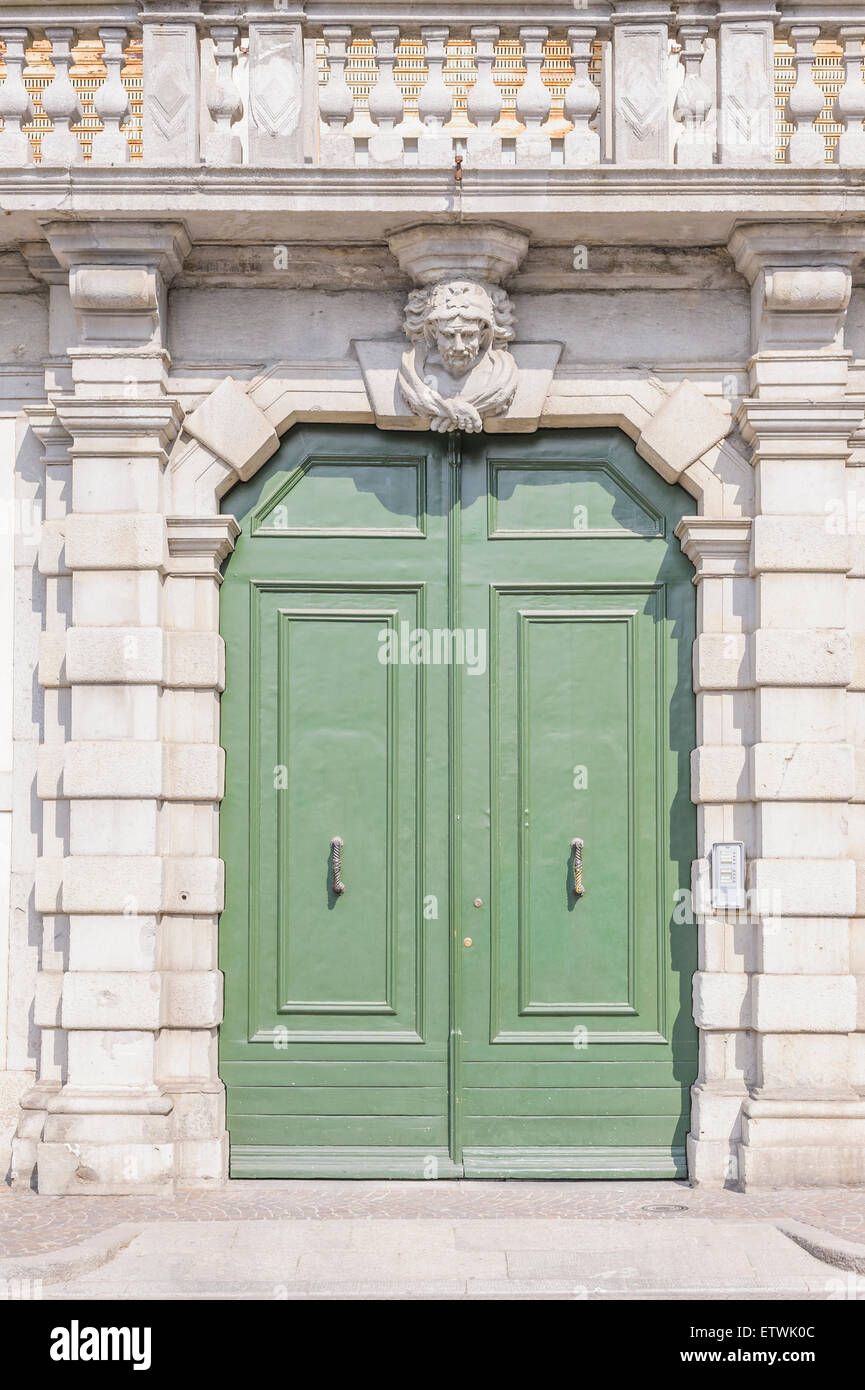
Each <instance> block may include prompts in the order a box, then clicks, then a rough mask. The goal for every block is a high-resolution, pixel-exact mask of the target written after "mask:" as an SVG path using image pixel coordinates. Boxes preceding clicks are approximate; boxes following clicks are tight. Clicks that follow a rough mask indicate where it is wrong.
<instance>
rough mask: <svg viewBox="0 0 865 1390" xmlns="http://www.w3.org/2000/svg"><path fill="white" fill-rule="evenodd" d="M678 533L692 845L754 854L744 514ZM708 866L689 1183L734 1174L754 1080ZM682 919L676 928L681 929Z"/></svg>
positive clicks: (732, 952)
mask: <svg viewBox="0 0 865 1390" xmlns="http://www.w3.org/2000/svg"><path fill="white" fill-rule="evenodd" d="M676 535H677V536H678V537H679V540H680V542H681V545H682V549H683V550H684V552H685V554H686V555H687V556H688V559H689V560H690V561H691V562H692V564H693V565H694V570H695V573H694V583H695V585H696V586H697V631H698V632H699V634H700V635H699V637H698V639H697V642H696V644H695V648H694V688H695V690H696V693H697V747H696V748H695V750H694V752H693V754H692V757H691V799H692V800H693V801H694V802H695V803H696V806H697V841H698V845H699V846H701V847H704V848H705V850H706V851H708V849H709V848H710V847H711V845H712V844H714V843H716V842H717V841H724V840H741V841H743V843H744V845H745V852H746V854H747V855H749V856H751V855H753V854H754V853H755V840H754V822H753V806H752V804H751V790H750V785H749V778H748V743H749V741H750V738H751V732H752V728H753V717H754V716H753V706H754V692H753V679H752V674H751V666H750V661H749V655H748V645H749V642H750V637H751V630H752V628H753V598H752V592H751V591H752V585H751V580H750V578H749V573H748V553H749V548H750V539H751V522H750V520H749V519H747V518H730V519H721V518H714V517H702V516H695V517H684V518H683V519H682V521H681V522H680V523H679V525H678V526H677V528H676ZM707 875H708V862H707V860H705V859H700V860H698V861H697V862H696V864H695V866H694V877H693V893H692V908H693V916H694V919H695V921H694V924H693V926H692V927H691V929H694V930H696V931H697V933H698V943H699V960H698V973H697V975H696V976H695V979H694V1013H695V1017H696V1020H697V1023H698V1024H699V1027H700V1068H699V1073H698V1076H697V1081H696V1084H695V1085H694V1086H693V1087H692V1091H691V1102H692V1105H691V1132H690V1134H689V1135H688V1141H687V1144H688V1171H689V1173H690V1175H691V1179H692V1181H696V1182H708V1183H713V1184H721V1183H725V1182H729V1181H731V1180H733V1179H735V1176H736V1162H737V1160H736V1147H735V1146H736V1144H737V1143H738V1142H739V1141H740V1140H741V1125H742V1105H743V1103H744V1101H745V1100H746V1099H747V1096H748V1087H749V1084H750V1083H751V1081H752V1078H753V1062H754V1056H753V1047H752V1046H751V1044H750V1037H749V1033H748V1028H749V1023H750V1018H749V1009H750V993H749V988H750V981H749V977H748V974H747V973H746V972H747V961H746V956H745V950H744V941H743V936H744V932H743V928H742V923H743V921H747V920H748V919H747V914H746V913H735V912H721V911H718V912H713V910H712V907H711V903H710V901H709V900H708V896H707V893H706V890H705V881H706V878H707ZM688 925H690V924H682V926H681V929H682V930H685V929H687V926H688Z"/></svg>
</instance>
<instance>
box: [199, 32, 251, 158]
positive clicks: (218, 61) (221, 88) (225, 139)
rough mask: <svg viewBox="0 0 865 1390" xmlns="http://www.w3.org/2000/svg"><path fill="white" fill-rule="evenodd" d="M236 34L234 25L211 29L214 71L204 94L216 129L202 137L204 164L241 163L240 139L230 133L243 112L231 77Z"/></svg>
mask: <svg viewBox="0 0 865 1390" xmlns="http://www.w3.org/2000/svg"><path fill="white" fill-rule="evenodd" d="M238 32H239V31H238V28H237V25H235V24H214V25H212V26H211V29H210V37H211V38H212V40H213V60H214V64H215V69H216V70H215V73H214V74H213V77H212V79H211V83H210V89H209V91H208V93H207V109H208V111H209V112H210V116H211V119H212V120H213V123H214V126H215V129H214V130H211V131H208V133H207V135H206V136H205V138H204V159H205V163H207V164H219V165H226V164H240V163H241V161H242V160H243V146H242V144H241V140H240V136H239V135H235V134H233V133H232V129H231V127H232V125H233V124H234V122H235V121H237V120H239V119H240V116H241V113H242V111H243V102H242V100H241V97H240V92H239V91H238V90H237V87H236V86H235V84H234V76H233V72H234V64H235V62H236V61H237V53H236V45H237V35H238Z"/></svg>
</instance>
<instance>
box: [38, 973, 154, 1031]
mask: <svg viewBox="0 0 865 1390" xmlns="http://www.w3.org/2000/svg"><path fill="white" fill-rule="evenodd" d="M160 994H161V979H160V976H159V974H158V973H157V972H156V971H154V972H153V973H151V974H145V973H143V972H142V973H140V972H137V971H131V970H128V971H112V970H102V971H74V972H69V973H68V974H66V975H65V976H64V979H63V1004H62V1013H61V1018H62V1024H63V1027H64V1028H74V1029H94V1028H96V1029H107V1030H111V1031H118V1030H121V1029H131V1030H133V1031H139V1032H141V1031H144V1030H149V1029H151V1028H153V1029H155V1028H158V1027H159V1022H160Z"/></svg>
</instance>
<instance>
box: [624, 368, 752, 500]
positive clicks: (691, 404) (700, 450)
mask: <svg viewBox="0 0 865 1390" xmlns="http://www.w3.org/2000/svg"><path fill="white" fill-rule="evenodd" d="M731 424H732V417H731V415H730V413H729V411H728V410H726V409H721V408H720V407H719V406H718V405H717V404H716V403H715V402H714V401H710V400H709V399H708V397H706V396H705V395H704V394H703V392H702V391H701V390H700V388H699V386H696V385H695V384H694V382H692V381H688V380H687V379H686V380H685V381H681V382H679V384H678V386H677V387H676V388H675V390H673V391H672V392H671V393H670V395H669V396H667V397H666V399H665V400H664V401H663V402H662V404H661V405H660V407H659V409H658V410H657V411H656V412H655V414H654V415H653V416H652V418H651V420H649V422H648V423H647V424H646V425H644V426H643V429H642V431H641V433H640V436H639V438H638V440H637V452H638V453H639V454H641V455H642V457H643V458H644V459H646V460H647V461H648V462H649V463H651V464H652V466H653V467H654V468H656V469H657V470H658V472H659V473H660V474H661V476H662V477H663V478H666V479H667V482H670V483H673V482H676V481H678V479H679V478H680V477H681V475H682V473H684V471H685V469H686V468H688V467H689V466H690V465H691V464H692V463H694V462H695V460H696V459H698V458H699V457H700V456H701V454H704V453H705V452H706V450H707V449H711V447H712V445H713V444H717V443H718V442H719V441H720V440H722V439H723V438H724V437H725V436H726V435H727V434H729V432H730V427H731Z"/></svg>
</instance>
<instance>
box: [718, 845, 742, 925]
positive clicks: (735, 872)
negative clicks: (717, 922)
mask: <svg viewBox="0 0 865 1390" xmlns="http://www.w3.org/2000/svg"><path fill="white" fill-rule="evenodd" d="M711 862H712V906H713V907H714V908H721V909H723V908H743V907H744V906H745V846H744V844H743V842H742V841H741V840H727V841H724V842H722V843H718V844H714V845H713V846H712V853H711Z"/></svg>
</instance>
